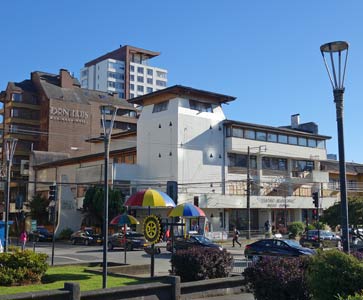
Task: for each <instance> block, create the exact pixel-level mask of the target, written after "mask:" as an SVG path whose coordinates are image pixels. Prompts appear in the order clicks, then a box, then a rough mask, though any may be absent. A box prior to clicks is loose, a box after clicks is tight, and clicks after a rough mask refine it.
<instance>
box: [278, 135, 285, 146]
mask: <svg viewBox="0 0 363 300" xmlns="http://www.w3.org/2000/svg"><path fill="white" fill-rule="evenodd" d="M278 141H279V143H281V144H287V135H284V134H279V136H278Z"/></svg>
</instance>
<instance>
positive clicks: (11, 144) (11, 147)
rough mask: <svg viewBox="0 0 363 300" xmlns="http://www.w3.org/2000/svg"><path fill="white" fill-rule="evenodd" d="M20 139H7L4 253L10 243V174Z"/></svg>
mask: <svg viewBox="0 0 363 300" xmlns="http://www.w3.org/2000/svg"><path fill="white" fill-rule="evenodd" d="M17 142H18V139H15V138H7V139H5V155H6V182H5V190H4V191H5V192H6V197H5V231H4V233H5V240H4V251H5V252H8V241H9V210H10V174H11V166H12V164H13V157H14V152H15V148H16V143H17Z"/></svg>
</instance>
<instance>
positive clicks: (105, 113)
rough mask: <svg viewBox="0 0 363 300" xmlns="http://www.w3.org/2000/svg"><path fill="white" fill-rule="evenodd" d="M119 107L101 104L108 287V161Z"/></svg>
mask: <svg viewBox="0 0 363 300" xmlns="http://www.w3.org/2000/svg"><path fill="white" fill-rule="evenodd" d="M116 112H117V108H116V107H115V106H113V105H103V106H101V114H102V127H103V141H104V145H105V165H104V182H103V189H104V203H103V205H104V207H103V262H102V288H104V289H105V288H107V244H108V162H109V159H110V141H111V133H112V128H113V123H114V121H115V117H116Z"/></svg>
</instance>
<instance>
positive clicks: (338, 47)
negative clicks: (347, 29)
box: [320, 41, 349, 53]
mask: <svg viewBox="0 0 363 300" xmlns="http://www.w3.org/2000/svg"><path fill="white" fill-rule="evenodd" d="M348 48H349V44H348V43H347V42H345V41H336V42H330V43H326V44H324V45H321V46H320V51H321V52H326V53H330V52H341V51H344V50H346V49H348Z"/></svg>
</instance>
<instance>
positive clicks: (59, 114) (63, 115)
mask: <svg viewBox="0 0 363 300" xmlns="http://www.w3.org/2000/svg"><path fill="white" fill-rule="evenodd" d="M49 117H50V119H51V120H55V121H61V122H68V123H81V124H86V122H87V119H88V118H89V113H88V112H86V111H84V110H78V109H70V108H63V107H55V106H51V107H50V109H49Z"/></svg>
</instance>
